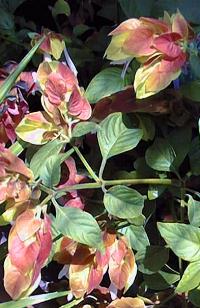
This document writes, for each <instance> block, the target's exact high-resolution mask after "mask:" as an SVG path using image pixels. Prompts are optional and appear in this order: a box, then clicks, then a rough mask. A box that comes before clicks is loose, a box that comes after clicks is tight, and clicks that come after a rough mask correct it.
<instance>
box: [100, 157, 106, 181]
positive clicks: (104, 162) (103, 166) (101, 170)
mask: <svg viewBox="0 0 200 308" xmlns="http://www.w3.org/2000/svg"><path fill="white" fill-rule="evenodd" d="M106 162H107V160H106V159H105V158H103V159H102V162H101V166H100V169H99V178H100V180H102V179H103V172H104V169H105V166H106Z"/></svg>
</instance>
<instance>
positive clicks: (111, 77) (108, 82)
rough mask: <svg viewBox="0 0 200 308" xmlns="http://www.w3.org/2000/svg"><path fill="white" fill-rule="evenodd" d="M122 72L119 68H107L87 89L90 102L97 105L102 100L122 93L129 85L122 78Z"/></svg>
mask: <svg viewBox="0 0 200 308" xmlns="http://www.w3.org/2000/svg"><path fill="white" fill-rule="evenodd" d="M121 73H122V70H121V69H120V68H117V67H110V68H106V69H104V70H103V71H101V72H100V73H98V74H97V75H96V76H95V77H94V78H93V79H92V80H91V81H90V83H89V85H88V87H87V89H86V92H85V94H86V97H87V99H88V101H89V102H90V103H91V104H92V103H93V104H95V103H96V102H97V101H99V100H100V99H101V98H103V97H106V96H109V95H111V94H113V93H116V92H118V91H121V90H123V89H124V88H125V86H126V85H127V83H128V80H127V79H123V78H122V77H121Z"/></svg>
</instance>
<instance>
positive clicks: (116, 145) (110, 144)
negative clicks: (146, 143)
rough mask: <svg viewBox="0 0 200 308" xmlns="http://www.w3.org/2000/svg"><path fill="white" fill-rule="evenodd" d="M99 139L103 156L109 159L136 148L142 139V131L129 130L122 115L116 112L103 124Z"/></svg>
mask: <svg viewBox="0 0 200 308" xmlns="http://www.w3.org/2000/svg"><path fill="white" fill-rule="evenodd" d="M97 137H98V142H99V146H100V150H101V154H102V156H103V158H104V159H108V158H110V157H112V156H115V155H118V154H121V153H124V152H126V151H129V150H131V149H133V148H135V147H136V146H137V144H138V143H139V142H140V140H141V138H142V130H141V129H138V128H132V129H131V128H127V127H126V126H125V124H124V122H123V119H122V113H120V112H116V113H113V114H110V115H109V116H108V117H107V118H106V119H105V120H103V121H102V122H101V125H100V129H99V130H98V132H97Z"/></svg>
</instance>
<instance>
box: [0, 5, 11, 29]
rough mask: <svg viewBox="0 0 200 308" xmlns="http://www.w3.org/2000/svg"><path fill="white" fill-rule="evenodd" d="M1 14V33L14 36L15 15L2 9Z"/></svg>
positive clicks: (0, 9)
mask: <svg viewBox="0 0 200 308" xmlns="http://www.w3.org/2000/svg"><path fill="white" fill-rule="evenodd" d="M0 14H1V18H0V30H1V32H5V33H7V34H8V35H9V34H10V35H11V34H13V33H14V28H15V24H14V17H13V15H12V14H11V13H9V12H8V11H6V10H4V9H3V8H1V7H0Z"/></svg>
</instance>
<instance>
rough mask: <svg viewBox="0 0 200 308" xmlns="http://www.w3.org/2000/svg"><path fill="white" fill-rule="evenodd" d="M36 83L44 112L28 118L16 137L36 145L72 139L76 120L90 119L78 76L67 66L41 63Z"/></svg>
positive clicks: (25, 118)
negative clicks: (59, 139)
mask: <svg viewBox="0 0 200 308" xmlns="http://www.w3.org/2000/svg"><path fill="white" fill-rule="evenodd" d="M37 80H38V83H39V85H40V88H41V91H42V97H41V101H42V105H43V107H44V110H45V111H44V112H40V111H38V112H34V113H31V114H29V115H26V116H25V117H24V119H23V120H22V121H21V123H20V124H19V126H18V127H17V129H16V132H17V135H18V136H19V137H20V138H21V139H23V140H25V141H27V142H30V143H33V144H43V143H46V142H48V141H49V140H52V139H55V138H58V137H60V138H64V139H66V140H70V138H71V136H70V135H71V129H72V127H71V125H72V123H73V121H74V122H78V121H80V120H87V119H88V118H89V117H90V116H91V107H90V104H89V103H88V101H87V99H86V98H85V97H84V94H83V92H82V90H81V88H80V87H79V85H78V80H77V78H76V76H75V75H74V74H73V72H72V71H71V70H70V69H69V68H68V67H67V65H66V64H64V63H61V62H58V61H50V62H43V63H42V64H40V66H39V68H38V71H37ZM30 126H31V127H32V129H30ZM27 127H29V129H28V130H27Z"/></svg>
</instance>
